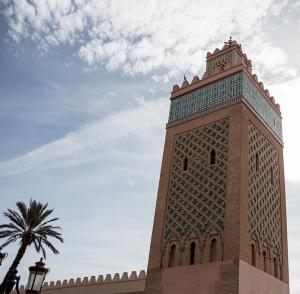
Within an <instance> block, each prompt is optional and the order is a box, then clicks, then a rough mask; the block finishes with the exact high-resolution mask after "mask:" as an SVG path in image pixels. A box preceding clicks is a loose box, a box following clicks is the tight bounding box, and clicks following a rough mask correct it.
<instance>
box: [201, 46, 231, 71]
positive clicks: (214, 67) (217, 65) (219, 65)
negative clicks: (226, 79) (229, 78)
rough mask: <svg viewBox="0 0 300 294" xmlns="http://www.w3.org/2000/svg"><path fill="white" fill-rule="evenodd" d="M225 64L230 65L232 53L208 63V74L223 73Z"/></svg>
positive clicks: (229, 52)
mask: <svg viewBox="0 0 300 294" xmlns="http://www.w3.org/2000/svg"><path fill="white" fill-rule="evenodd" d="M227 63H228V64H231V63H232V51H228V52H226V53H224V54H222V55H219V56H217V57H215V58H212V59H211V60H210V61H208V64H207V72H208V74H212V73H214V72H220V71H223V70H224V69H225V66H226V64H227Z"/></svg>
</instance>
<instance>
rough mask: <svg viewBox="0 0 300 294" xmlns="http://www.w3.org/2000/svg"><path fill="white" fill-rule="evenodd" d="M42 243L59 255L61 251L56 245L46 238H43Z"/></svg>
mask: <svg viewBox="0 0 300 294" xmlns="http://www.w3.org/2000/svg"><path fill="white" fill-rule="evenodd" d="M41 241H42V243H43V244H45V245H46V246H47V247H48V248H49V249H50V250H51V251H52V252H53V253H54V254H58V253H59V251H58V250H57V249H56V248H55V247H54V245H53V244H52V243H51V242H49V241H48V240H47V239H46V238H42V240H41Z"/></svg>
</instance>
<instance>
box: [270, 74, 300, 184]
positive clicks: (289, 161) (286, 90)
mask: <svg viewBox="0 0 300 294" xmlns="http://www.w3.org/2000/svg"><path fill="white" fill-rule="evenodd" d="M270 90H271V94H272V95H274V96H275V99H276V102H279V103H280V106H281V112H282V116H283V137H284V138H283V139H284V142H285V148H284V156H285V158H284V159H285V175H286V178H287V179H289V180H297V181H299V180H300V174H299V172H298V167H299V166H300V157H299V156H298V150H299V149H300V138H299V136H298V134H300V125H299V109H300V100H299V97H298V93H299V92H300V76H298V77H296V78H294V79H291V80H289V81H286V82H281V83H276V84H273V85H271V86H270Z"/></svg>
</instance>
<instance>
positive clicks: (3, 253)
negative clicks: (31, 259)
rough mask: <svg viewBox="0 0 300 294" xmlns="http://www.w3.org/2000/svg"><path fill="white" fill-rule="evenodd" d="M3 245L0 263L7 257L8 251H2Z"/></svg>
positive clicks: (0, 248)
mask: <svg viewBox="0 0 300 294" xmlns="http://www.w3.org/2000/svg"><path fill="white" fill-rule="evenodd" d="M1 250H2V247H0V265H1V264H2V261H3V260H4V259H5V258H6V257H7V253H6V252H1Z"/></svg>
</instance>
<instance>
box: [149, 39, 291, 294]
mask: <svg viewBox="0 0 300 294" xmlns="http://www.w3.org/2000/svg"><path fill="white" fill-rule="evenodd" d="M288 280H289V278H288V249H287V228H286V204H285V184H284V168H283V142H282V125H281V113H280V107H279V105H278V104H276V103H275V100H274V98H273V97H272V96H270V94H269V91H268V90H266V89H264V85H263V83H262V82H259V81H258V79H257V76H256V75H255V74H252V65H251V61H250V60H249V59H248V57H247V55H246V54H245V53H243V51H242V48H241V45H239V44H238V43H237V42H236V41H233V40H231V38H230V40H229V41H228V42H225V45H224V46H223V48H222V49H221V50H219V49H216V50H215V51H214V52H213V53H208V54H207V58H206V71H205V73H204V75H203V77H202V79H199V78H198V77H197V76H195V77H194V78H193V80H192V82H191V83H189V82H188V81H187V80H186V79H184V82H183V84H182V86H181V87H179V86H177V85H175V86H174V87H173V91H172V93H171V106H170V114H169V121H168V123H167V131H166V139H165V147H164V154H163V160H162V168H161V175H160V182H159V188H158V195H157V203H156V211H155V218H154V225H153V232H152V240H151V247H150V255H149V262H148V275H147V280H146V290H145V293H146V294H196V293H199V294H200V293H201V294H225V293H226V294H229V293H230V294H231V293H232V294H237V293H242V294H267V293H272V294H286V293H289V286H288Z"/></svg>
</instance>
